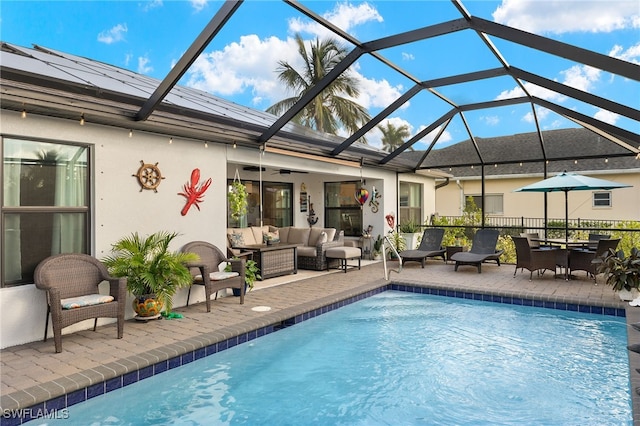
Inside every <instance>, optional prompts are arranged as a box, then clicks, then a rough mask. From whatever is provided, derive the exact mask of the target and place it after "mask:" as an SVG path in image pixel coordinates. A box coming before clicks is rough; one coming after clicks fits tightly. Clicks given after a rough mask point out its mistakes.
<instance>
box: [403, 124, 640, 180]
mask: <svg viewBox="0 0 640 426" xmlns="http://www.w3.org/2000/svg"><path fill="white" fill-rule="evenodd" d="M542 136H543V140H544V147H545V150H546V155H547V158H548V159H549V162H548V163H547V167H546V168H547V173H559V172H562V171H565V170H568V171H591V172H593V171H604V170H607V171H611V170H618V171H621V170H622V171H635V172H640V157H639V156H636V157H631V156H628V155H625V154H624V150H623V149H622V148H619V147H618V148H617V149H612V148H613V147H612V146H610V144H609V142H608V141H606V140H605V139H604V138H602V137H601V136H600V135H598V134H597V133H594V132H592V131H590V130H587V129H558V130H548V131H544V132H542ZM476 143H477V144H478V146H479V148H480V150H481V152H482V153H483V155H484V158H485V164H486V167H485V169H484V174H485V176H502V175H531V174H543V173H544V169H545V167H544V166H545V164H544V163H545V162H544V161H540V152H541V150H542V144H541V143H540V142H539V139H538V134H537V133H523V134H517V135H511V136H502V137H495V138H477V139H476ZM617 154H623V155H621V156H617ZM402 155H403V156H404V157H407V161H409V162H417V161H420V158H421V156H423V153H422V152H405V153H403V154H402ZM477 158H478V154H477V152H476V151H475V149H474V147H473V143H472V141H471V140H469V139H467V140H466V141H464V142H461V143H458V144H455V145H451V146H448V147H446V148H442V149H438V150H434V151H433V152H432V153H431V155H430V156H429V157H427V159H426V160H425V162H424V163H423V166H424V167H427V168H428V167H433V168H436V167H438V168H442V169H445V170H446V171H448V172H449V173H450V174H451V175H453V176H455V177H478V178H479V177H480V176H481V174H482V171H481V168H480V167H471V166H474V165H475V166H477V165H478V164H479V162H478V159H477ZM436 165H438V166H436ZM443 165H448V166H443Z"/></svg>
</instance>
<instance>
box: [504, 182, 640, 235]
mask: <svg viewBox="0 0 640 426" xmlns="http://www.w3.org/2000/svg"><path fill="white" fill-rule="evenodd" d="M629 187H631V185H627V184H625V183H618V182H613V181H611V180H605V179H597V178H592V177H589V176H584V175H579V174H577V173H567V172H566V171H564V172H562V173H560V174H559V175H556V176H553V177H550V178H548V179H545V180H541V181H540V182H536V183H532V184H531V185H527V186H523V187H522V188H518V189H516V190H515V191H514V192H559V191H562V192H564V215H565V220H564V235H565V240H566V241H568V240H569V195H568V194H569V191H593V190H597V189H602V190H607V189H617V188H629Z"/></svg>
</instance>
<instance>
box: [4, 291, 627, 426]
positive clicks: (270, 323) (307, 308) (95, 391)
mask: <svg viewBox="0 0 640 426" xmlns="http://www.w3.org/2000/svg"><path fill="white" fill-rule="evenodd" d="M388 290H397V291H406V292H411V293H420V294H431V295H438V296H446V297H456V298H463V299H472V300H481V301H488V302H494V303H505V304H514V305H522V306H531V307H540V308H548V309H558V310H567V311H575V312H583V313H589V314H595V315H609V316H616V317H626V318H627V325H629V324H630V321H633V322H638V321H640V312H637V310H631V309H628V308H629V305H628V304H626V303H622V302H620V303H618V302H617V301H616V302H612V303H606V302H602V301H600V303H597V304H594V301H590V300H587V299H585V298H580V297H558V296H553V295H539V294H534V293H531V292H514V291H495V290H494V291H491V290H490V289H487V290H486V291H484V290H481V289H477V288H474V289H469V288H465V287H459V288H456V287H452V286H451V285H450V284H449V285H446V284H445V285H443V284H438V283H429V282H424V281H423V282H419V283H418V282H410V280H405V281H399V280H392V281H382V282H381V281H377V282H372V283H368V284H364V285H361V286H359V287H355V288H352V289H350V290H346V291H343V292H340V293H336V294H333V295H331V296H327V297H322V298H318V299H315V300H313V301H309V302H305V303H301V304H298V305H295V306H291V307H287V308H284V309H282V310H279V311H275V312H268V313H266V314H265V315H263V316H261V317H259V318H254V319H251V320H247V321H244V322H242V323H238V324H235V325H232V326H226V327H222V328H220V329H219V330H216V331H214V332H210V333H203V334H200V335H198V336H195V337H191V338H188V339H185V340H182V341H178V342H175V343H172V344H168V345H166V346H164V347H162V348H158V349H152V350H149V351H146V352H143V353H140V354H137V355H132V356H129V357H126V358H122V359H119V360H117V361H115V362H110V363H107V364H104V365H101V366H97V367H95V368H91V369H88V370H84V371H82V372H80V373H75V374H72V375H69V376H66V377H62V378H60V379H56V380H53V381H50V382H46V383H42V384H39V385H36V386H33V387H31V388H28V389H25V390H22V391H18V392H14V393H11V394H8V395H3V396H2V399H1V407H2V408H1V409H2V412H3V424H7V425H9V424H22V423H26V422H28V421H30V420H33V419H35V418H42V417H43V416H47V415H48V416H50V417H53V418H57V417H55V416H58V415H65V414H66V413H64V411H65V409H66V408H67V407H70V406H73V405H75V404H77V403H80V402H84V401H86V400H88V399H91V398H93V397H96V396H99V395H102V394H105V393H107V392H110V391H113V390H116V389H120V388H122V387H124V386H127V385H130V384H133V383H136V382H138V381H140V380H144V379H146V378H148V377H151V376H154V375H155V374H160V373H162V372H164V371H168V370H171V369H173V368H176V367H179V366H181V365H185V364H188V363H190V362H193V361H195V360H197V359H200V358H203V357H205V356H209V355H212V354H214V353H217V352H220V351H223V350H226V349H228V348H231V347H234V346H236V345H239V344H242V343H246V342H248V341H251V340H254V339H256V338H258V337H261V336H264V335H266V334H269V333H272V332H274V331H277V330H280V329H282V328H286V327H288V326H291V325H294V324H297V323H300V322H302V321H306V320H308V319H310V318H314V317H316V316H318V315H322V314H324V313H327V312H330V311H332V310H334V309H338V308H341V307H343V306H345V305H348V304H351V303H354V302H357V301H359V300H362V299H365V298H368V297H371V296H373V295H375V294H378V293H382V292H384V291H388ZM627 335H628V344H633V343H640V333H639V332H635V333H633V332H631V331H629V332H628V333H627ZM636 335H637V336H636ZM637 358H638V357H632V356H631V352H630V355H629V367H630V378H631V389H632V392H631V394H632V405H633V407H632V408H633V418H634V424H638V422H637V420H636V413H640V397H639V396H638V395H637V393H636V392H635V391H633V390H634V389H636V388H637V387H640V377H637V376H638V374H634V372H635V368H640V361H638V359H637ZM7 414H12V415H10V416H7ZM13 414H16V415H13Z"/></svg>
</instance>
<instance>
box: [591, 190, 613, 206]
mask: <svg viewBox="0 0 640 426" xmlns="http://www.w3.org/2000/svg"><path fill="white" fill-rule="evenodd" d="M599 196H603V197H602V198H600V199H598V198H599ZM604 196H606V197H604ZM599 201H600V202H602V201H604V202H605V203H606V204H598V202H599ZM612 204H613V203H612V200H611V191H594V192H593V193H592V194H591V206H592V207H593V208H594V209H607V208H611V207H612Z"/></svg>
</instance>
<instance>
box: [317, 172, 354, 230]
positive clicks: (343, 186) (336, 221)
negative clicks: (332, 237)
mask: <svg viewBox="0 0 640 426" xmlns="http://www.w3.org/2000/svg"><path fill="white" fill-rule="evenodd" d="M360 185H361V184H360V182H359V181H356V182H326V183H325V184H324V194H325V202H324V223H325V225H324V226H325V227H327V228H336V229H337V230H338V231H340V230H343V231H344V235H345V236H347V237H360V236H362V208H361V206H360V204H359V203H358V201H357V200H356V190H357V189H358V188H360Z"/></svg>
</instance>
